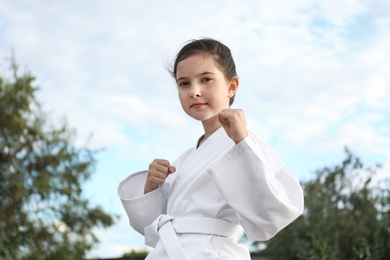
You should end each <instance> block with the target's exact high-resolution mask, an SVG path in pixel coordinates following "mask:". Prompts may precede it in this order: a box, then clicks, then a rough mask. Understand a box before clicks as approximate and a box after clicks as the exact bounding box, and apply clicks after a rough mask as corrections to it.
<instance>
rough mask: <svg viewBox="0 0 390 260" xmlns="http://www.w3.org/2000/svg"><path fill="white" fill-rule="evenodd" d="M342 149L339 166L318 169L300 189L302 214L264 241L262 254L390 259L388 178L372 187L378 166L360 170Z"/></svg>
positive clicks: (272, 255) (357, 159)
mask: <svg viewBox="0 0 390 260" xmlns="http://www.w3.org/2000/svg"><path fill="white" fill-rule="evenodd" d="M345 151H346V155H347V156H346V159H345V160H343V161H342V163H341V164H340V165H336V166H335V167H330V168H329V167H325V168H324V169H321V170H318V171H317V172H316V173H317V177H316V178H315V179H314V180H310V181H307V182H306V183H304V184H303V185H302V186H303V188H304V194H305V211H304V214H303V215H302V216H301V217H300V218H298V219H297V220H296V221H295V222H293V223H292V224H291V225H290V226H288V227H287V228H285V229H284V230H282V231H281V232H280V233H279V234H277V235H276V236H275V237H274V238H272V239H271V240H270V241H268V242H267V243H265V249H264V250H262V253H263V254H266V255H268V256H271V257H272V258H277V259H390V235H389V229H390V214H389V213H390V212H389V210H390V206H389V205H390V203H389V202H390V185H389V179H386V180H383V181H382V182H381V183H379V184H377V185H374V184H373V183H372V178H373V177H374V176H375V174H376V172H377V170H378V167H379V166H376V167H375V168H374V169H371V168H365V167H364V166H363V164H362V162H361V161H360V159H359V158H357V157H356V156H354V155H353V154H352V153H351V152H350V151H349V150H348V149H347V148H346V149H345ZM381 184H384V185H381ZM255 245H256V246H258V245H259V244H255ZM262 246H264V244H262Z"/></svg>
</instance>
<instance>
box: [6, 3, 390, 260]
mask: <svg viewBox="0 0 390 260" xmlns="http://www.w3.org/2000/svg"><path fill="white" fill-rule="evenodd" d="M389 14H390V2H389V1H387V0H370V1H368V0H326V1H325V0H317V1H314V0H296V1H288V0H275V1H265V0H256V1H240V2H239V3H238V1H232V0H227V1H226V0H224V1H222V0H216V1H209V0H208V1H205V0H199V1H172V0H166V1H157V0H154V1H151V0H149V1H140V0H134V1H125V0H112V1H103V0H95V1H92V0H84V1H76V0H69V1H59V0H57V1H44V0H35V1H27V0H24V1H23V0H12V1H11V0H8V1H7V0H0V68H1V71H4V69H5V68H7V66H8V65H9V63H7V61H9V58H10V56H12V53H13V55H14V57H15V60H16V62H17V63H18V64H19V65H20V68H21V70H22V71H28V72H30V73H31V74H33V75H34V76H35V77H36V81H35V85H37V86H39V88H40V90H39V92H38V93H37V98H38V100H39V101H40V103H41V105H42V108H43V110H44V111H45V112H47V113H48V115H49V118H50V119H51V120H52V122H54V123H56V122H57V123H58V122H61V120H64V119H66V120H67V122H68V124H69V126H70V127H71V128H74V129H76V131H77V138H76V139H75V145H77V146H85V145H87V146H88V147H90V148H91V149H99V150H100V152H99V153H98V155H97V160H98V162H97V167H96V172H95V174H94V175H93V177H92V178H91V180H90V181H89V182H88V183H86V184H85V187H84V188H85V189H84V196H85V197H87V198H89V199H90V200H91V202H92V203H93V204H94V205H101V206H102V207H103V208H104V209H105V210H106V211H108V212H110V213H113V214H116V215H118V216H119V219H118V222H117V223H116V224H115V225H114V226H113V227H111V228H109V229H97V230H96V234H97V235H98V237H99V239H100V241H101V243H100V244H99V245H98V246H97V247H96V248H94V249H93V250H92V251H91V252H90V253H89V257H118V256H120V255H122V254H123V253H124V252H128V251H130V249H131V248H144V243H143V237H142V236H141V235H139V234H137V233H136V231H134V230H132V229H131V228H130V226H129V225H128V220H127V217H126V214H125V212H124V210H123V209H122V205H121V203H120V200H119V198H118V196H117V187H118V184H119V182H120V181H121V180H123V179H124V178H126V177H127V176H128V175H129V174H132V173H134V172H137V171H140V170H144V169H147V167H148V165H149V163H150V162H151V161H152V160H153V159H155V158H164V159H168V160H170V161H174V159H175V158H177V157H178V156H179V155H180V154H181V153H182V152H183V151H184V150H185V149H187V148H189V147H191V146H193V145H194V144H195V143H196V140H197V138H198V137H199V136H200V135H201V134H202V130H203V129H202V126H201V124H200V123H199V122H197V121H195V120H193V119H191V118H189V117H188V116H187V115H186V114H185V113H184V112H183V111H182V109H181V106H180V104H179V101H178V98H177V91H176V87H175V82H174V80H173V79H172V78H171V77H170V74H169V73H168V69H169V68H170V66H171V65H172V63H173V61H174V58H175V55H176V53H177V52H178V51H179V49H180V48H181V47H182V46H183V44H184V43H185V42H186V41H188V40H191V39H197V38H201V37H211V38H214V39H217V40H220V41H221V42H223V43H224V44H226V45H227V46H229V48H230V49H231V51H232V54H233V57H234V59H235V62H236V66H237V72H238V75H239V78H240V86H239V90H238V93H237V96H236V100H235V103H234V105H233V108H242V109H243V110H244V112H245V115H246V119H247V124H248V127H249V128H250V129H251V130H253V131H254V132H256V134H257V135H259V136H260V137H261V138H263V139H264V140H265V141H266V142H267V143H268V144H269V145H270V146H271V147H272V149H273V150H274V151H275V152H276V154H278V156H279V157H280V158H281V159H282V160H283V161H284V163H285V164H286V165H287V167H289V168H290V170H291V172H292V173H293V174H294V175H295V176H296V177H297V178H298V179H299V180H301V181H305V180H308V179H311V178H314V177H315V171H316V170H317V169H321V168H323V167H325V166H332V165H335V164H337V163H340V162H341V161H342V159H344V158H345V152H344V147H345V146H347V147H348V148H349V149H350V150H351V151H352V153H353V154H355V155H357V156H359V157H360V158H361V159H362V161H363V163H364V164H365V165H367V166H373V165H375V164H376V163H379V164H382V166H383V167H382V170H380V171H379V175H380V176H382V177H389V176H390V48H389V46H390V15H389Z"/></svg>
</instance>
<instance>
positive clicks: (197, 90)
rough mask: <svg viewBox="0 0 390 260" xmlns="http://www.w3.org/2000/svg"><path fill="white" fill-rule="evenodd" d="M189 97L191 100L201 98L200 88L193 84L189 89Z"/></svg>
mask: <svg viewBox="0 0 390 260" xmlns="http://www.w3.org/2000/svg"><path fill="white" fill-rule="evenodd" d="M190 96H191V97H192V98H194V97H200V96H202V91H201V88H200V86H199V85H197V84H193V85H192V86H191V89H190Z"/></svg>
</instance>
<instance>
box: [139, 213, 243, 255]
mask: <svg viewBox="0 0 390 260" xmlns="http://www.w3.org/2000/svg"><path fill="white" fill-rule="evenodd" d="M237 226H238V225H236V224H232V223H230V222H228V221H226V220H222V219H216V218H201V217H198V218H191V217H182V218H173V217H172V216H169V215H160V216H159V217H158V218H157V219H156V220H155V221H154V222H153V223H152V224H151V225H149V226H147V227H146V228H145V243H146V244H147V245H148V246H151V247H155V246H156V245H157V243H158V241H159V240H161V243H162V244H163V246H164V248H165V251H166V252H167V254H168V256H169V259H171V260H185V259H188V257H187V255H186V254H185V252H184V250H183V248H182V247H181V245H180V242H179V239H178V237H177V234H207V235H216V236H222V237H231V238H233V237H234V236H235V234H236V230H237Z"/></svg>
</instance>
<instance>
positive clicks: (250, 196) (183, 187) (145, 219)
mask: <svg viewBox="0 0 390 260" xmlns="http://www.w3.org/2000/svg"><path fill="white" fill-rule="evenodd" d="M172 165H174V166H175V167H176V172H174V173H173V174H170V175H169V176H168V177H167V178H166V180H165V182H164V184H163V185H161V186H160V187H159V188H157V189H156V190H154V191H152V192H150V193H148V194H145V195H144V194H143V191H144V185H145V181H146V177H147V171H142V172H138V173H135V174H133V175H130V176H129V177H128V178H126V179H125V180H123V181H122V182H121V183H120V185H119V188H118V193H119V197H120V199H121V201H122V204H123V206H124V208H125V210H126V212H127V215H128V217H129V221H130V225H131V226H132V227H133V228H134V229H135V230H137V231H138V232H139V233H141V234H143V235H146V242H147V243H149V244H150V245H152V246H155V248H154V249H153V250H152V252H151V253H150V254H149V255H148V257H147V259H148V260H149V259H151V260H152V259H153V260H154V259H158V260H162V259H170V258H171V259H173V258H175V257H174V256H172V255H174V254H176V253H175V252H176V251H175V250H176V249H177V247H178V248H179V251H180V250H181V253H180V252H179V253H178V254H176V259H202V260H207V259H240V260H245V259H250V256H249V252H248V249H247V248H246V247H245V246H244V245H241V244H238V243H237V237H235V234H234V230H236V229H235V227H236V226H238V225H240V226H241V227H242V228H243V230H244V232H245V233H246V235H247V237H248V238H249V239H250V240H258V241H264V240H268V239H270V238H272V237H273V236H274V235H275V234H276V233H277V232H279V231H280V230H281V229H283V228H284V227H285V226H287V225H288V224H289V223H291V222H292V221H293V220H295V219H296V218H297V217H298V216H299V215H301V214H302V212H303V193H302V189H301V186H300V184H299V182H298V181H297V179H296V178H295V177H294V176H292V175H291V174H290V173H289V172H288V170H287V169H286V168H285V166H284V165H283V163H282V162H281V161H280V160H279V159H278V158H277V157H276V156H275V155H274V154H273V152H272V151H271V150H270V148H269V147H268V146H267V145H266V144H265V143H264V142H263V141H261V140H260V139H258V138H257V137H256V136H255V135H254V134H253V133H252V132H249V136H248V137H247V138H245V139H244V140H243V141H241V142H240V143H238V144H237V145H236V144H234V142H233V141H232V140H231V139H230V138H229V137H228V136H227V134H226V132H225V130H224V129H223V127H221V128H219V129H218V130H217V131H216V132H215V133H213V134H212V135H211V136H210V137H209V138H207V139H206V140H205V141H204V142H203V144H202V145H201V146H199V148H197V147H196V146H195V147H193V148H191V149H189V150H187V151H186V152H184V153H183V154H182V155H181V156H180V157H179V158H178V159H177V160H176V161H175V162H174V163H172ZM194 219H195V221H194ZM203 219H204V223H202V222H203V221H202V220H203ZM215 219H216V221H217V222H218V223H215V224H214V223H213V220H215ZM176 220H177V221H176ZM176 222H177V223H176ZM152 223H153V225H151V224H152ZM165 223H168V225H164V224H165ZM217 224H218V225H217ZM219 224H221V226H220V225H219ZM225 224H227V226H225ZM170 225H172V226H173V228H172V226H170ZM168 226H169V227H168ZM217 226H218V227H217ZM146 227H148V228H146ZM145 228H146V229H145ZM182 229H184V232H182V231H180V230H182ZM148 230H149V231H148ZM151 230H152V231H151ZM208 230H210V231H208ZM198 231H199V233H198ZM145 232H146V233H145ZM153 232H154V233H153ZM208 232H209V233H210V234H208ZM162 233H164V234H162ZM169 233H170V234H169ZM172 233H173V235H172ZM236 236H237V234H236ZM164 237H165V238H164ZM167 237H168V238H167ZM172 237H173V238H172ZM161 240H164V241H161ZM150 241H152V242H150ZM171 247H173V249H172V248H171ZM169 250H173V251H175V252H174V253H172V254H170V257H169V256H168V254H167V251H169Z"/></svg>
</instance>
